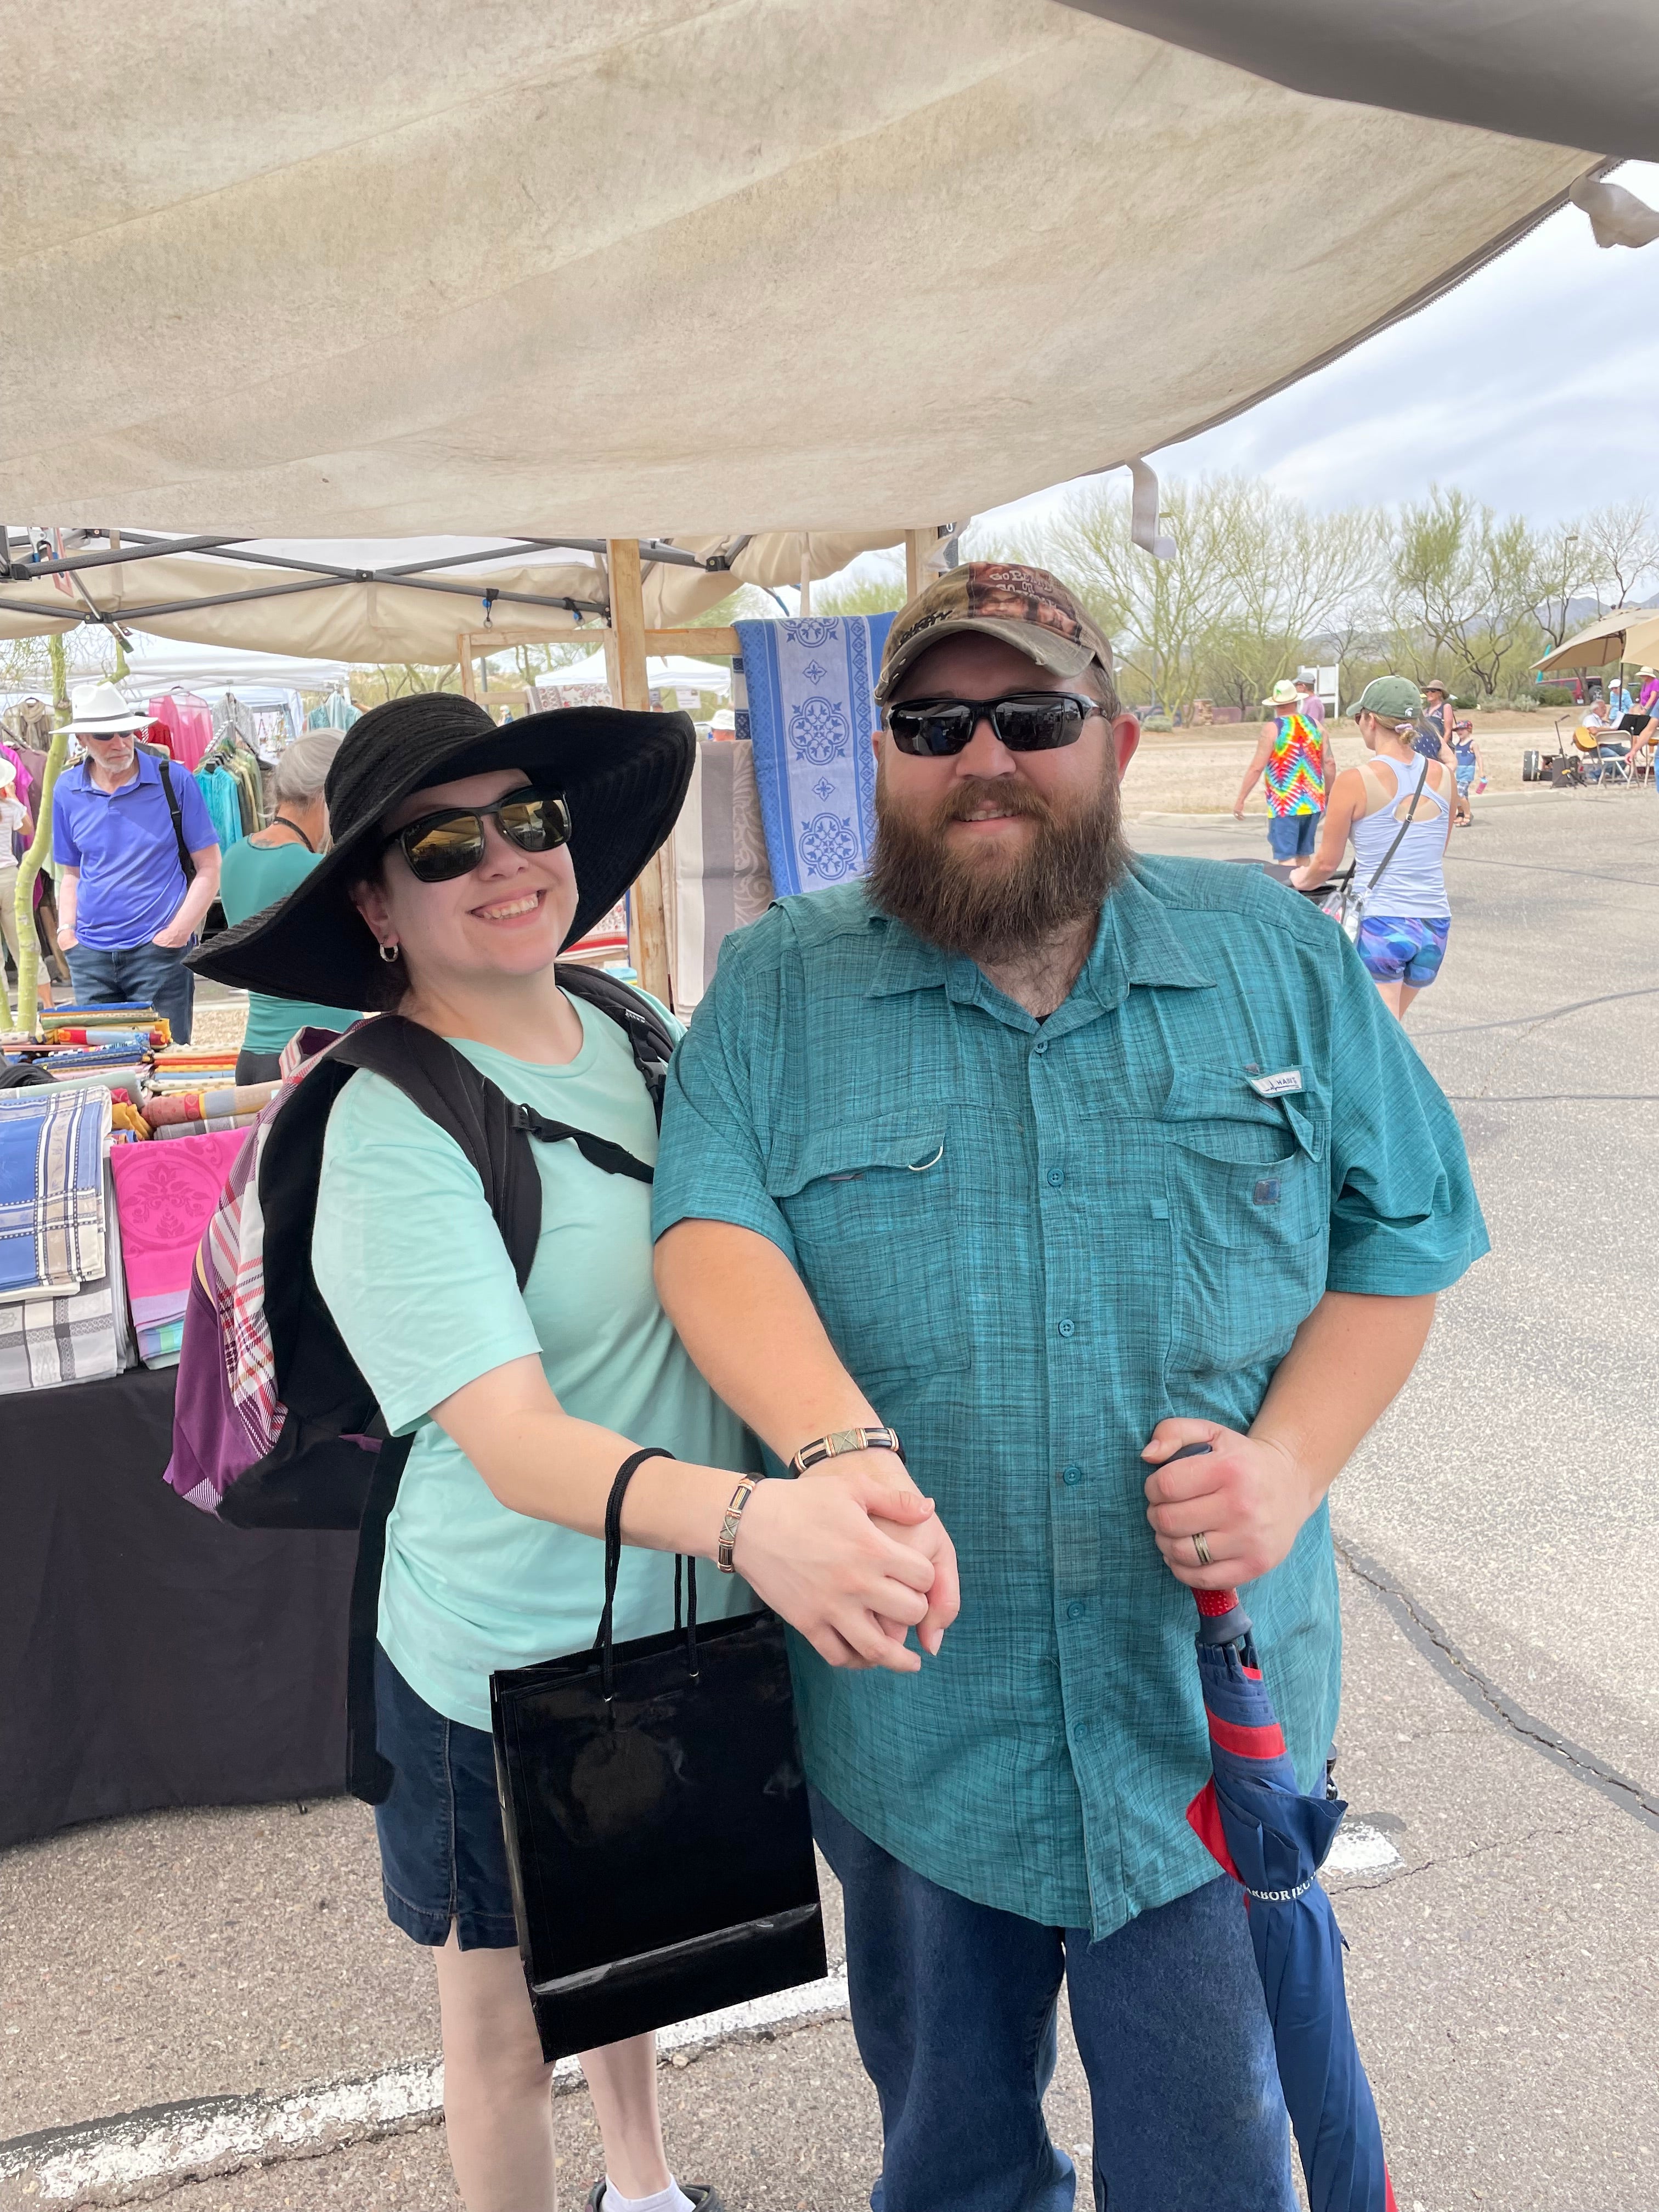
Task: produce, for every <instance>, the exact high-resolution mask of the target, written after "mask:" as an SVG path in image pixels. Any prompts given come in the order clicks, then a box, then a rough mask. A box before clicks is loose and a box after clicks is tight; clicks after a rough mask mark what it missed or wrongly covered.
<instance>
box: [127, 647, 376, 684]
mask: <svg viewBox="0 0 1659 2212" xmlns="http://www.w3.org/2000/svg"><path fill="white" fill-rule="evenodd" d="M350 673H351V671H350V670H349V668H348V667H347V666H346V665H345V663H344V661H343V660H301V659H295V656H294V655H293V654H291V653H241V652H239V651H237V650H236V649H235V647H228V646H207V645H172V644H169V643H168V642H167V640H166V639H165V638H159V637H146V636H144V635H143V634H142V632H140V633H136V634H135V635H134V638H133V645H132V647H131V648H130V649H129V651H128V653H127V677H126V689H127V690H128V691H129V692H130V693H131V695H132V696H133V697H134V698H135V699H137V698H148V697H149V696H150V695H151V694H152V693H153V692H156V691H167V690H173V688H174V687H175V686H177V687H178V688H179V689H180V690H189V691H197V692H201V693H204V694H205V695H209V696H211V695H213V694H216V693H217V692H219V691H222V690H233V691H234V690H241V689H245V688H246V687H248V686H250V685H252V686H257V687H263V688H264V689H266V690H283V691H325V690H328V689H329V688H330V687H331V685H335V684H339V685H344V684H345V683H346V682H347V680H348V679H349V676H350Z"/></svg>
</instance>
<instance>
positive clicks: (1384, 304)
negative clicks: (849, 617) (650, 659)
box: [0, 0, 1659, 981]
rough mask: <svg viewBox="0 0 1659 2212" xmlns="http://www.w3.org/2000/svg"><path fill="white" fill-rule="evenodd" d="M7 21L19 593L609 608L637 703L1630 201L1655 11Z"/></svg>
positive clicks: (289, 625)
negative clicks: (944, 536)
mask: <svg viewBox="0 0 1659 2212" xmlns="http://www.w3.org/2000/svg"><path fill="white" fill-rule="evenodd" d="M1112 18H1115V19H1117V20H1111V19H1112ZM1304 56H1305V60H1306V70H1305V74H1304V71H1303V69H1302V66H1301V58H1302V57H1304ZM1425 57H1427V58H1430V59H1431V62H1432V64H1434V66H1435V67H1436V68H1437V71H1438V75H1437V76H1435V78H1434V81H1433V82H1423V81H1421V80H1422V79H1423V76H1424V60H1425ZM0 68H3V69H4V70H5V72H6V74H7V76H8V79H9V81H10V82H18V83H22V82H33V83H40V84H47V85H50V86H51V88H52V97H51V98H50V99H49V100H35V101H29V102H24V103H21V104H20V105H19V106H18V108H17V112H16V113H15V116H14V118H13V120H12V124H11V126H10V135H9V157H10V158H9V161H8V162H7V164H6V167H5V171H4V175H3V180H0V195H3V205H4V210H5V216H6V220H5V222H3V223H0V270H3V277H4V284H5V295H4V296H5V301H6V306H7V310H8V312H7V329H8V333H9V344H8V346H7V348H6V349H5V353H4V358H3V361H0V515H3V516H5V517H7V518H9V520H10V522H11V524H12V525H13V526H14V527H15V526H20V525H21V526H46V527H49V528H50V529H52V530H53V531H68V532H71V533H74V532H82V533H85V532H102V533H105V535H104V536H102V537H101V538H87V537H85V536H84V535H83V536H82V537H80V538H76V537H74V536H73V535H71V537H70V539H69V541H68V544H67V545H66V547H65V551H66V555H67V558H65V559H61V560H60V559H58V557H56V556H55V550H53V549H52V548H49V549H48V550H49V556H50V557H47V558H45V559H41V558H39V557H35V558H33V559H31V558H28V557H27V550H26V549H25V547H24V545H23V544H22V542H21V541H19V540H17V539H15V538H13V537H12V536H11V534H10V532H6V534H5V535H4V537H3V538H0V549H3V551H4V554H5V556H6V557H5V560H4V574H0V635H4V634H7V633H8V632H9V634H12V635H21V634H27V633H29V632H31V631H40V630H42V629H64V628H66V627H70V626H72V625H73V624H74V623H76V622H78V621H81V620H88V621H100V622H108V621H109V620H110V619H112V617H114V618H119V619H127V620H132V621H142V622H143V626H144V627H145V628H146V629H149V630H151V631H154V632H155V633H157V634H159V635H164V636H167V637H172V638H174V639H182V640H193V641H198V642H203V643H208V644H215V645H232V644H234V645H238V646H244V647H257V648H259V649H262V650H279V651H283V652H289V653H301V654H305V655H326V656H330V657H333V658H337V659H382V660H385V659H396V660H428V661H431V660H438V661H448V660H450V659H453V658H454V657H455V656H456V654H457V653H459V657H460V660H461V665H462V671H463V679H464V681H465V682H466V683H467V684H468V685H469V687H470V686H471V682H472V678H471V658H472V655H473V654H474V653H476V652H477V651H479V650H488V649H489V647H491V646H492V645H493V644H494V643H495V641H498V640H499V641H501V643H503V644H506V643H511V642H513V641H515V640H516V639H518V638H531V637H534V638H546V637H550V636H555V635H559V634H561V633H562V632H563V631H567V630H570V629H576V628H578V627H584V628H585V627H586V625H587V624H588V623H589V622H590V621H597V623H599V626H600V628H601V629H602V631H608V636H607V638H606V651H607V653H608V654H609V655H611V656H612V657H613V659H614V662H615V665H616V668H617V671H618V676H617V688H618V690H619V695H620V696H621V697H622V699H623V702H624V703H626V704H630V705H635V704H643V703H644V701H645V697H646V684H645V668H644V659H645V654H646V652H647V649H650V650H654V651H657V652H659V653H671V652H674V651H684V650H685V649H686V646H685V641H684V635H683V633H677V631H676V629H675V627H674V626H675V625H676V624H683V623H685V622H686V621H687V620H688V619H689V618H690V617H691V616H692V615H693V614H694V613H696V612H698V611H702V610H703V609H705V608H707V607H708V606H709V605H713V604H714V603H715V602H716V601H717V600H718V599H720V598H721V597H723V596H724V595H725V594H726V592H727V591H729V590H730V588H731V586H732V584H733V583H734V582H737V581H743V580H750V581H753V582H756V583H758V584H763V585H769V586H775V585H777V584H780V583H787V584H792V585H793V584H796V583H799V581H800V580H802V579H803V578H804V577H816V576H822V575H824V574H829V573H832V572H833V571H834V570H835V569H837V568H841V567H842V566H843V565H844V564H845V563H846V562H847V561H848V560H849V559H850V558H851V557H852V556H854V554H856V553H858V552H860V551H861V550H867V549H872V548H874V547H877V546H884V545H890V544H894V543H895V542H896V541H897V540H898V539H899V538H901V537H903V538H905V542H906V550H907V573H908V578H909V580H910V581H911V583H912V584H913V585H914V584H915V582H916V581H917V580H918V579H919V577H920V574H921V565H922V562H924V561H925V560H926V559H927V557H928V556H929V554H930V553H932V554H934V555H936V554H937V551H938V548H939V532H940V530H941V528H943V527H945V525H946V521H947V519H949V520H955V521H958V522H959V521H962V520H965V519H966V518H968V517H969V516H970V515H971V514H973V513H975V512H978V511H981V510H982V509H984V508H986V507H993V506H996V505H999V504H1000V503H1002V502H1004V501H1008V500H1012V499H1014V498H1016V497H1018V496H1021V495H1024V494H1027V493H1029V492H1031V491H1034V490H1036V489H1041V488H1042V487H1044V486H1046V485H1048V484H1052V483H1059V482H1061V481H1064V480H1066V479H1068V478H1072V477H1078V476H1081V475H1085V474H1087V473H1089V472H1091V471H1097V470H1103V469H1106V468H1109V467H1114V466H1117V465H1123V464H1127V463H1131V462H1134V461H1136V460H1137V459H1138V457H1139V456H1141V455H1143V454H1145V453H1148V452H1150V451H1152V450H1155V449H1157V448H1159V447H1164V446H1167V445H1169V444H1170V443H1171V442H1173V441H1177V440H1180V439H1182V438H1185V437H1188V436H1191V435H1194V434H1195V433H1196V432H1198V431H1200V430H1201V429H1203V428H1207V427H1208V426H1210V425H1211V424H1212V423H1214V422H1218V421H1220V420H1222V419H1224V418H1225V417H1226V416H1229V415H1231V414H1235V413H1237V412H1238V411H1240V410H1243V409H1244V408H1247V407H1249V406H1250V405H1251V404H1254V403H1255V401H1256V400H1258V399H1260V398H1264V397H1265V396H1266V395H1267V394H1268V393H1269V392H1273V391H1276V390H1278V389H1279V388H1281V387H1282V386H1285V385H1286V384H1289V383H1291V382H1292V381H1294V380H1296V379H1297V378H1298V377H1301V376H1304V375H1306V374H1308V373H1309V372H1310V370H1312V369H1314V368H1317V367H1319V366H1321V365H1322V363H1323V362H1327V361H1329V360H1331V359H1333V358H1334V357H1335V356H1338V355H1340V354H1341V353H1342V352H1344V351H1346V349H1349V348H1350V347H1352V346H1353V345H1356V344H1358V343H1360V342H1361V341H1362V340H1363V339H1364V338H1365V337H1368V336H1370V334H1371V333H1373V332H1375V331H1378V330H1380V329H1382V328H1383V327H1385V326H1386V325H1388V324H1389V323H1390V322H1391V321H1394V320H1396V319H1399V318H1400V317H1401V316H1402V315H1406V314H1409V313H1413V312H1414V311H1415V310H1416V309H1418V308H1419V307H1423V306H1424V305H1425V304H1426V303H1427V302H1428V301H1431V300H1432V299H1434V298H1436V297H1437V296H1438V295H1440V294H1441V293H1442V292H1443V291H1444V290H1446V289H1448V288H1449V287H1450V286H1452V285H1454V284H1455V283H1459V282H1460V281H1462V278H1463V277H1465V276H1468V274H1469V273H1470V272H1471V270H1474V269H1475V268H1477V267H1479V266H1480V264H1482V263H1483V262H1484V261H1486V260H1487V259H1489V258H1492V256H1493V255H1494V254H1496V253H1498V252H1502V251H1503V250H1504V248H1505V246H1508V245H1510V244H1511V243H1513V242H1514V241H1515V240H1517V239H1518V238H1520V237H1522V236H1523V235H1524V234H1526V233H1527V231H1528V230H1529V229H1530V228H1533V227H1534V225H1536V224H1537V223H1538V222H1541V221H1542V220H1543V219H1544V218H1545V217H1546V216H1548V215H1549V214H1551V213H1552V212H1553V210H1555V209H1557V208H1558V207H1559V206H1560V205H1561V204H1563V203H1564V201H1565V200H1566V199H1567V198H1568V197H1570V196H1572V195H1573V194H1574V193H1575V192H1577V195H1578V196H1579V197H1581V198H1583V200H1584V204H1586V205H1587V206H1599V207H1600V208H1601V217H1600V218H1599V220H1601V222H1603V223H1605V222H1607V221H1608V220H1610V218H1609V217H1608V214H1607V201H1606V189H1607V188H1605V187H1600V188H1598V187H1597V186H1596V185H1595V182H1594V179H1596V178H1597V177H1599V176H1600V174H1601V172H1602V171H1603V170H1604V169H1605V168H1606V167H1607V166H1608V164H1607V155H1609V154H1615V155H1617V154H1623V153H1627V152H1638V151H1645V150H1651V149H1650V145H1649V143H1648V140H1649V137H1650V132H1651V116H1652V113H1653V112H1654V102H1653V92H1654V88H1655V85H1656V82H1659V9H1654V8H1653V7H1652V6H1651V4H1650V0H1579V5H1578V6H1577V7H1576V8H1575V9H1572V10H1570V11H1567V12H1566V14H1565V15H1563V14H1562V13H1561V11H1559V9H1557V8H1556V7H1554V6H1553V5H1552V4H1547V0H1520V4H1518V5H1517V4H1516V0H1371V4H1370V5H1368V6H1367V7H1366V8H1365V9H1358V8H1342V9H1332V8H1330V7H1329V6H1328V4H1324V0H1225V4H1223V0H1175V3H1174V4H1172V5H1171V6H1170V7H1169V8H1168V9H1165V8H1164V6H1162V5H1161V4H1160V5H1158V6H1153V5H1152V4H1150V0H1148V4H1145V5H1141V4H1138V0H1124V4H1119V0H1085V4H1081V5H1071V4H1066V0H841V4H839V5H837V6H836V7H835V8H832V9H822V8H819V9H812V8H809V7H807V6H805V5H804V4H802V0H720V4H713V0H625V4H624V5H623V6H620V7H618V6H615V5H611V6H602V5H600V4H599V0H495V4H493V5H491V6H490V7H489V8H487V9H483V8H479V7H477V6H476V5H471V4H469V0H357V4H356V5H355V6H353V7H352V8H350V9H339V8H337V7H336V6H333V5H332V4H331V0H246V4H245V5H243V6H241V7H240V8H237V9H224V8H222V6H220V5H218V4H216V0H176V4H175V5H174V6H173V8H172V9H170V11H169V15H168V20H167V36H166V37H165V38H164V39H157V38H156V37H155V26H154V23H153V22H152V21H150V19H149V17H148V16H147V15H145V13H144V11H143V10H134V9H125V10H124V9H110V8H108V7H107V5H106V0H56V4H55V5H54V6H53V7H52V9H46V10H40V9H35V10H32V11H28V12H27V13H21V14H14V15H12V16H11V17H9V19H7V21H5V22H3V23H0ZM1275 79H1277V80H1278V81H1273V80H1275ZM1592 91H1593V92H1594V94H1595V97H1594V98H1593V99H1592V98H1591V97H1590V96H1589V95H1590V94H1591V93H1592ZM1626 94H1628V95H1629V96H1628V97H1626ZM1330 95H1334V96H1330ZM1355 101H1361V102H1365V103H1376V104H1374V105H1373V104H1351V103H1353V102H1355ZM1399 110H1403V111H1407V112H1395V111H1399ZM1604 113H1605V114H1606V115H1607V118H1608V129H1607V131H1605V132H1603V131H1601V130H1600V129H1599V128H1597V129H1596V130H1595V131H1592V130H1591V129H1590V127H1589V122H1590V118H1596V119H1597V121H1598V123H1599V119H1600V118H1601V116H1602V115H1603V114H1604ZM1558 117H1559V118H1560V121H1559V130H1558V127H1557V125H1556V120H1555V118H1558ZM1443 118H1452V119H1443ZM1482 125H1484V126H1486V127H1480V126H1482ZM1492 126H1497V127H1492ZM1586 141H1588V142H1589V143H1584V142H1586ZM1587 183H1588V196H1586V195H1587ZM1598 189H1599V190H1600V191H1601V198H1600V199H1599V200H1598V198H1597V192H1598ZM1626 197H1627V196H1626ZM1616 213H1617V210H1615V214H1616ZM1626 213H1627V211H1626ZM1641 231H1642V225H1641V223H1640V222H1638V223H1637V224H1636V227H1635V230H1634V232H1632V233H1631V234H1632V235H1639V234H1641ZM1601 234H1602V233H1601V231H1598V235H1601ZM1607 234H1609V235H1612V234H1617V232H1616V230H1615V231H1612V232H1608V233H1607ZM1145 505H1146V503H1145V502H1144V501H1143V502H1142V507H1143V518H1142V529H1141V536H1142V542H1144V543H1145V544H1146V545H1147V546H1148V548H1149V550H1152V549H1153V548H1154V547H1155V546H1156V544H1157V543H1158V541H1157V538H1156V530H1155V515H1154V514H1152V513H1146V511H1145ZM918 523H922V524H925V525H926V528H925V529H921V530H919V529H917V528H916V527H915V526H916V525H917V524H918ZM112 526H119V527H120V528H121V530H122V532H124V535H123V536H122V538H121V540H120V544H119V545H118V546H117V545H116V544H113V543H112V541H111V540H110V538H109V537H108V535H107V533H108V532H110V530H111V528H112ZM457 531H460V532H476V533H485V534H486V536H485V539H484V544H483V546H482V547H481V546H480V545H479V544H477V543H476V542H475V543H474V544H472V545H471V547H469V548H465V549H462V550H459V552H458V556H457V557H455V558H454V559H453V560H450V561H447V562H445V563H444V564H443V565H441V566H440V565H435V563H434V562H433V561H432V560H430V559H428V560H427V561H426V562H422V564H420V566H419V568H418V569H417V570H416V571H411V569H410V565H409V563H408V562H407V561H406V560H399V559H398V558H395V557H394V558H386V557H384V550H385V549H382V556H381V557H376V558H372V559H370V560H368V561H357V562H354V561H352V560H350V559H349V558H346V557H340V556H342V554H343V550H344V549H343V544H342V541H348V540H352V539H356V538H377V539H384V538H398V539H402V538H409V537H410V536H412V535H416V534H418V533H429V532H457ZM259 532H266V533H276V532H284V533H285V532H299V533H303V534H304V536H305V538H306V541H307V543H306V544H304V545H302V546H301V547H298V548H295V547H293V546H292V545H290V549H289V552H288V553H287V554H283V553H281V552H279V551H276V550H272V548H271V547H270V544H263V545H262V544H261V543H260V541H259V540H258V538H257V536H252V537H250V536H249V535H248V533H259ZM146 533H148V534H149V535H150V536H151V537H152V538H154V537H155V536H156V535H158V534H160V535H163V536H164V535H166V534H167V533H174V534H175V535H179V536H180V537H182V534H183V533H191V535H190V537H189V538H187V539H184V540H183V542H181V543H178V544H173V545H172V546H170V547H169V549H168V550H167V552H166V553H165V555H164V556H161V557H159V558H156V559H155V560H148V559H146V560H143V561H140V560H138V559H137V558H136V557H135V555H136V552H137V550H141V549H140V547H139V541H140V539H141V538H142V537H143V535H145V534H146ZM209 533H211V534H209ZM504 533H513V536H512V537H510V538H504V536H503V534H504ZM618 533H622V534H621V535H618ZM659 533H660V534H659ZM319 540H321V541H326V542H325V543H321V544H319V543H316V542H314V541H319ZM123 554H125V555H127V556H128V557H126V558H125V559H124V558H123V557H122V556H123ZM394 572H397V573H394ZM596 642H598V640H597V639H596ZM702 642H704V643H706V644H708V645H709V646H712V645H713V644H714V634H713V633H705V634H704V635H703V638H702ZM653 902H655V903H656V904H657V906H658V908H659V906H660V896H659V890H655V891H653V890H651V889H650V888H649V885H648V884H647V890H646V896H645V899H644V904H645V906H646V907H647V908H650V907H651V906H652V905H653ZM651 927H652V929H653V930H655V929H656V928H657V927H658V924H657V923H656V922H652V923H651ZM642 965H643V966H644V968H645V969H646V971H647V981H661V980H665V973H666V970H665V963H663V961H662V959H661V955H660V948H658V949H657V950H656V951H654V952H653V953H652V954H651V956H650V957H647V959H646V960H645V961H644V962H643V963H642Z"/></svg>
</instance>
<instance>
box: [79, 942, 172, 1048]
mask: <svg viewBox="0 0 1659 2212" xmlns="http://www.w3.org/2000/svg"><path fill="white" fill-rule="evenodd" d="M186 949H187V948H186ZM69 964H70V979H71V981H73V983H74V985H75V999H76V1005H77V1006H127V1005H129V1004H131V1005H135V1006H154V1007H155V1011H156V1012H157V1013H158V1014H165V1015H166V1016H167V1023H168V1026H169V1027H170V1028H171V1029H172V1031H173V1042H174V1043H175V1044H188V1043H189V1042H190V1024H191V1012H192V1010H193V1008H194V1006H195V1004H196V978H195V976H194V975H191V972H190V970H189V969H188V968H186V967H185V955H184V952H183V951H178V952H175V951H173V950H172V948H171V947H170V946H168V945H120V946H118V947H117V948H116V949H115V950H114V951H99V949H98V948H97V947H96V946H95V945H70V948H69Z"/></svg>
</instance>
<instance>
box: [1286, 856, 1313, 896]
mask: <svg viewBox="0 0 1659 2212" xmlns="http://www.w3.org/2000/svg"><path fill="white" fill-rule="evenodd" d="M1285 881H1286V883H1288V884H1290V886H1291V890H1298V891H1299V890H1301V889H1302V888H1303V886H1304V884H1310V883H1311V882H1312V881H1313V862H1312V861H1311V860H1298V861H1297V864H1296V866H1295V867H1293V868H1292V869H1291V872H1290V874H1289V875H1288V876H1287V877H1286V878H1285Z"/></svg>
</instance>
